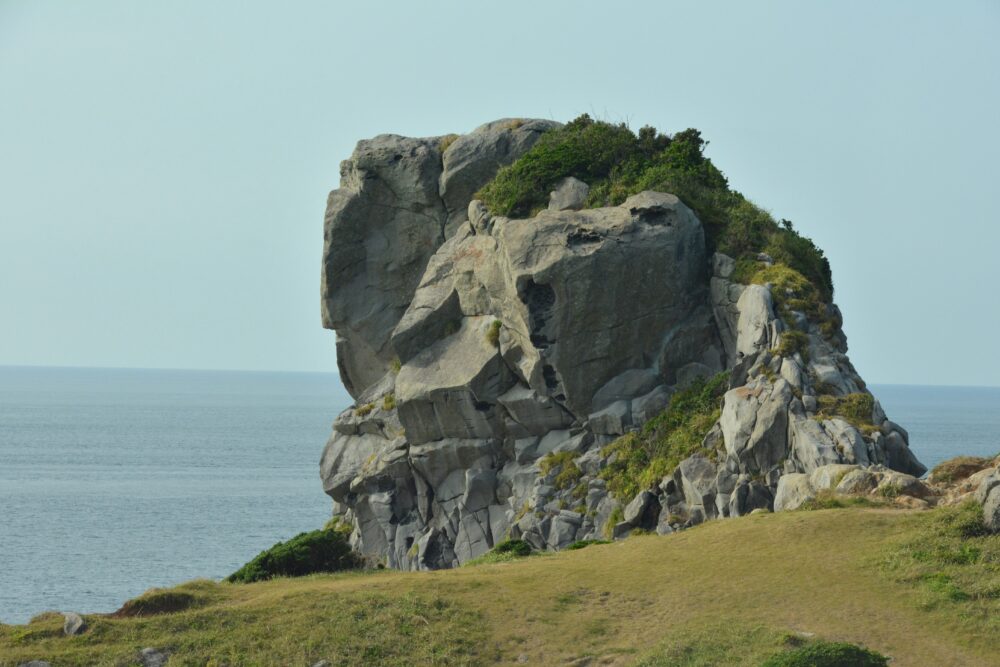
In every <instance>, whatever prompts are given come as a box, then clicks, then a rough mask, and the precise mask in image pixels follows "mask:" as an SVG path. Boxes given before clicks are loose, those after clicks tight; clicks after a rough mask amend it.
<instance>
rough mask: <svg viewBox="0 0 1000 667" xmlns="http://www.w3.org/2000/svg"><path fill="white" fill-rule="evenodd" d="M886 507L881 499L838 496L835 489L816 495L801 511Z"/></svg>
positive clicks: (804, 504)
mask: <svg viewBox="0 0 1000 667" xmlns="http://www.w3.org/2000/svg"><path fill="white" fill-rule="evenodd" d="M833 486H834V487H836V486H837V485H836V484H834V485H833ZM897 492H898V489H897ZM897 495H898V493H897ZM885 505H886V503H885V502H884V501H883V500H881V499H880V498H869V497H867V496H844V495H840V494H838V493H837V492H836V491H834V490H833V489H823V490H822V491H820V492H819V493H817V494H816V497H815V498H813V499H812V500H807V501H806V502H804V503H802V505H801V506H800V507H799V510H802V511H812V510H832V509H843V508H845V507H883V506H885Z"/></svg>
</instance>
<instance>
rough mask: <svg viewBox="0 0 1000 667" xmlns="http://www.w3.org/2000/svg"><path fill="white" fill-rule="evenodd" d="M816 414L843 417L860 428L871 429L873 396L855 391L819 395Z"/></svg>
mask: <svg viewBox="0 0 1000 667" xmlns="http://www.w3.org/2000/svg"><path fill="white" fill-rule="evenodd" d="M817 400H818V406H819V409H818V411H817V415H819V416H821V417H843V418H844V419H845V420H847V421H848V422H850V423H851V424H852V425H854V426H855V427H857V428H858V429H861V430H868V431H870V430H872V429H874V428H875V425H874V424H872V411H873V410H874V409H875V397H873V396H872V395H871V394H864V393H855V394H847V395H846V396H819V397H818V399H817Z"/></svg>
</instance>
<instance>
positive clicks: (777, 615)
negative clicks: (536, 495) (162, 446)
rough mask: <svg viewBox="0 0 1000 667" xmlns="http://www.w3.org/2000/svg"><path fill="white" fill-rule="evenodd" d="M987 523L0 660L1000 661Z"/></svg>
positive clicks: (716, 556) (101, 638) (125, 631)
mask: <svg viewBox="0 0 1000 667" xmlns="http://www.w3.org/2000/svg"><path fill="white" fill-rule="evenodd" d="M975 520H976V517H975V510H973V509H971V508H966V509H961V510H956V509H945V510H935V511H931V512H906V511H900V510H884V509H838V510H823V511H814V512H790V513H781V514H763V515H755V516H750V517H744V518H741V519H732V520H725V521H715V522H709V523H708V524H705V525H703V526H700V527H698V528H695V529H692V530H688V531H684V532H682V533H679V534H675V535H671V536H665V537H657V536H644V537H634V538H630V539H628V540H626V541H623V542H618V543H614V544H607V545H592V546H589V547H587V548H586V549H582V550H579V551H567V552H562V553H558V554H550V555H544V556H534V557H528V558H523V559H520V560H517V561H514V562H507V563H498V564H486V565H479V566H475V567H465V568H461V569H458V570H452V571H443V572H429V573H399V572H391V571H380V572H376V573H370V574H337V575H325V576H310V577H304V578H299V579H276V580H272V581H266V582H262V583H254V584H229V583H221V584H220V583H214V582H208V581H197V582H191V583H189V584H185V585H183V586H180V587H178V588H176V589H172V590H171V591H168V592H153V593H151V594H149V595H148V596H146V599H145V600H144V601H143V603H141V604H135V603H133V604H131V605H129V606H128V607H127V611H126V612H125V613H137V612H136V610H141V613H143V614H145V615H143V616H131V617H119V618H112V617H108V616H97V615H89V616H87V620H88V622H89V623H90V630H89V631H88V632H87V633H85V634H84V635H82V636H79V637H64V636H62V631H61V626H62V619H61V617H58V616H54V615H43V616H41V617H39V618H37V619H35V620H34V621H33V622H32V623H30V624H28V625H24V626H0V665H14V664H17V663H18V662H21V661H24V660H28V659H32V658H46V659H50V660H52V662H53V664H55V665H60V666H61V665H129V664H136V663H135V657H136V654H137V652H138V651H139V650H140V649H141V648H143V647H147V646H153V647H157V648H167V649H169V650H170V651H171V652H172V657H171V661H170V665H206V664H207V665H311V664H313V663H314V662H316V661H318V660H321V659H326V660H329V661H330V662H331V663H332V664H333V665H492V664H517V663H518V661H519V659H520V660H521V661H522V662H523V661H525V660H526V661H527V662H526V664H528V665H565V664H575V665H584V664H590V665H627V664H640V665H644V666H646V667H652V666H654V665H747V664H748V665H759V664H761V663H762V662H763V661H764V660H766V659H767V658H769V657H770V656H773V655H775V654H777V653H782V652H785V651H788V650H790V649H792V648H793V647H795V646H798V645H801V644H803V643H805V644H809V643H810V642H813V641H816V640H818V639H826V640H835V641H846V642H851V643H854V644H860V645H863V646H866V647H868V648H870V649H873V650H876V651H879V652H881V653H883V654H885V655H887V656H890V657H891V658H892V663H891V664H892V665H893V666H894V667H900V666H905V665H990V664H1000V657H998V656H1000V639H998V638H1000V537H997V536H993V537H989V536H984V535H981V534H980V531H977V530H976V529H975V525H976V524H975ZM161 602H162V603H163V607H165V608H168V609H171V610H173V611H170V612H167V613H162V614H156V613H155V612H156V611H157V609H158V605H159V604H160V603H161ZM178 607H185V608H184V609H181V610H179V611H178V610H177V609H178ZM587 659H590V661H589V662H588V660H587Z"/></svg>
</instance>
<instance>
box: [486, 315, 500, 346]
mask: <svg viewBox="0 0 1000 667" xmlns="http://www.w3.org/2000/svg"><path fill="white" fill-rule="evenodd" d="M502 326H503V322H501V321H500V320H493V321H492V322H490V328H489V329H487V330H486V342H487V343H489V344H490V345H492V346H493V347H498V346H499V345H500V328H501V327H502Z"/></svg>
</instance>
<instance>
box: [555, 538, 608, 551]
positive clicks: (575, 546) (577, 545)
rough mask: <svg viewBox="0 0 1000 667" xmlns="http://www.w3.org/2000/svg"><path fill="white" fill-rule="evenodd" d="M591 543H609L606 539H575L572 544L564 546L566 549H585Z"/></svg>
mask: <svg viewBox="0 0 1000 667" xmlns="http://www.w3.org/2000/svg"><path fill="white" fill-rule="evenodd" d="M591 544H611V542H609V541H607V540H577V541H576V542H573V544H571V545H569V546H568V547H566V549H565V550H566V551H576V550H577V549H586V548H587V547H589V546H590V545H591Z"/></svg>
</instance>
